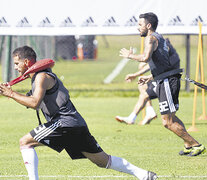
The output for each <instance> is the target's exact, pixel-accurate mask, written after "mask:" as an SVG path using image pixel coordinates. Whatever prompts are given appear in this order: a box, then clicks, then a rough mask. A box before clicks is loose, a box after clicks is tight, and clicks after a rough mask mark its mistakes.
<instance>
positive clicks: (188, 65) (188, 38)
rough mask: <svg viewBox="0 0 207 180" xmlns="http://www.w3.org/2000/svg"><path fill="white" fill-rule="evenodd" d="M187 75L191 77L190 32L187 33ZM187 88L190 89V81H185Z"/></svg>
mask: <svg viewBox="0 0 207 180" xmlns="http://www.w3.org/2000/svg"><path fill="white" fill-rule="evenodd" d="M185 69H186V76H187V77H190V34H187V35H186V68H185ZM185 90H186V91H187V92H189V91H190V83H189V82H188V81H185Z"/></svg>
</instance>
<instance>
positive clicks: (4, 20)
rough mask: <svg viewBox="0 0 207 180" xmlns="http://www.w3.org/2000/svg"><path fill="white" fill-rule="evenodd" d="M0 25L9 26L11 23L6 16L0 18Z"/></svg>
mask: <svg viewBox="0 0 207 180" xmlns="http://www.w3.org/2000/svg"><path fill="white" fill-rule="evenodd" d="M0 27H9V25H8V23H7V21H6V19H5V18H4V17H2V18H1V19H0Z"/></svg>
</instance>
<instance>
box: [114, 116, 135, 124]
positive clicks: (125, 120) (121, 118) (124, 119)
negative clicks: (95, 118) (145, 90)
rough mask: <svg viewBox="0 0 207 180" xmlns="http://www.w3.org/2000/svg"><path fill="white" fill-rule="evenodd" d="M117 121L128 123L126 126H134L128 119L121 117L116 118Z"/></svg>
mask: <svg viewBox="0 0 207 180" xmlns="http://www.w3.org/2000/svg"><path fill="white" fill-rule="evenodd" d="M115 119H116V120H117V121H119V122H121V123H126V124H134V122H132V121H131V120H129V118H128V117H121V116H116V117H115Z"/></svg>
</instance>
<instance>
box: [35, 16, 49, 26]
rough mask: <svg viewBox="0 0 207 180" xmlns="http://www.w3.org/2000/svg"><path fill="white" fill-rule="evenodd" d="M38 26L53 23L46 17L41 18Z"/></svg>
mask: <svg viewBox="0 0 207 180" xmlns="http://www.w3.org/2000/svg"><path fill="white" fill-rule="evenodd" d="M38 26H39V27H53V25H52V24H51V22H50V20H49V18H48V17H46V18H45V19H43V20H42V21H41V22H40V24H39V25H38Z"/></svg>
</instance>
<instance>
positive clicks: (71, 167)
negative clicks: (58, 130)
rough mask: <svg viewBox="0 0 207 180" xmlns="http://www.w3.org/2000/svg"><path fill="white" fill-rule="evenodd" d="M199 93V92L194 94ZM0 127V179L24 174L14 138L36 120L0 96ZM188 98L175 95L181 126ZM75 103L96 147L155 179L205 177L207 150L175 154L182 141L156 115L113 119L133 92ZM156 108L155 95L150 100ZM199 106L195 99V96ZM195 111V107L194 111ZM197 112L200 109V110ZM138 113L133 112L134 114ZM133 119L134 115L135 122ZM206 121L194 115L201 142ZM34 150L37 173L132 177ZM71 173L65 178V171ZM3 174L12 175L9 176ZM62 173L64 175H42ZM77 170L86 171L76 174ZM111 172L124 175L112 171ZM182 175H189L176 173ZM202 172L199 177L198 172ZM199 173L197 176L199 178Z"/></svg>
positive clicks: (187, 120) (41, 149)
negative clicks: (145, 119)
mask: <svg viewBox="0 0 207 180" xmlns="http://www.w3.org/2000/svg"><path fill="white" fill-rule="evenodd" d="M199 99H200V98H199ZM0 100H1V103H0V109H1V120H0V123H1V127H0V137H1V141H0V159H1V163H0V179H26V178H25V177H17V176H16V175H26V170H25V168H24V164H23V161H22V157H21V154H20V151H19V145H18V141H19V138H20V137H21V136H23V135H24V134H25V133H27V132H29V131H30V130H31V129H32V128H33V127H35V126H37V123H38V122H37V119H36V118H35V112H34V111H33V110H26V109H25V108H24V107H22V106H20V105H17V104H16V103H15V102H13V101H12V100H8V99H6V98H1V99H0ZM192 100H193V99H192V98H191V97H190V98H189V97H184V98H181V99H180V101H181V107H180V108H181V110H180V111H179V112H178V116H179V117H181V118H182V119H183V121H184V122H185V124H186V127H187V128H189V127H190V126H191V119H192V118H191V117H192ZM72 101H73V102H74V104H75V105H76V106H77V109H78V110H79V111H80V113H81V114H82V115H83V116H84V117H85V119H86V121H87V123H88V126H89V128H90V130H91V133H92V134H93V135H94V136H95V137H96V139H97V140H98V142H99V144H100V145H101V146H102V148H103V149H104V150H105V151H106V152H107V153H109V154H112V155H116V156H121V157H124V158H126V159H127V160H129V161H130V162H132V163H133V164H135V165H137V166H139V167H142V168H144V169H149V170H153V171H155V172H157V173H158V175H159V176H160V179H163V180H164V179H176V180H179V179H192V177H195V176H197V178H196V179H205V178H206V175H207V173H206V172H207V166H206V160H207V154H204V155H201V156H198V157H180V156H179V155H178V152H179V150H181V149H182V148H183V142H182V141H181V140H180V139H179V138H177V137H176V136H175V135H174V134H172V133H171V132H169V131H168V130H166V129H165V128H164V127H162V124H161V120H160V116H159V117H158V118H157V119H156V120H154V121H153V122H152V123H151V124H150V125H147V126H138V125H137V124H136V125H132V126H129V125H125V124H121V123H118V122H116V121H115V120H114V116H115V115H117V114H120V115H127V114H128V112H130V111H131V108H132V105H133V104H134V103H135V101H136V99H135V98H129V97H128V98H126V97H125V98H123V97H114V98H113V97H112V98H101V97H99V98H92V97H91V98H82V97H81V98H74V99H73V98H72ZM154 107H155V108H156V111H158V108H157V101H156V100H155V101H154ZM198 109H201V102H200V101H199V102H198ZM198 112H200V111H198ZM200 113H201V112H200ZM198 115H199V113H198ZM140 118H141V117H138V119H140ZM136 123H138V121H137V122H136ZM206 126H207V122H206V121H197V125H196V127H197V128H198V129H199V132H194V133H192V135H193V136H194V137H195V138H196V139H198V140H199V141H200V142H201V143H203V144H205V145H206V144H207V139H206V136H207V131H206ZM36 150H37V153H38V156H39V174H40V177H41V178H40V179H83V180H86V179H103V177H99V178H98V177H96V178H95V177H93V178H92V176H108V177H107V178H105V179H111V180H112V179H119V178H120V179H135V178H133V177H131V176H128V175H125V174H121V173H118V172H115V171H112V170H106V169H100V168H98V167H96V166H95V165H94V164H92V163H90V162H89V161H88V160H76V161H72V160H71V159H70V158H69V157H68V156H67V154H66V153H65V152H62V153H61V154H58V153H56V152H55V151H53V150H50V149H49V148H47V147H39V148H36ZM67 175H68V176H75V177H73V178H72V177H70V178H66V176H67ZM8 176H14V177H13V178H11V177H8ZM44 176H64V177H49V178H48V177H44ZM77 176H90V177H85V178H84V177H81V178H78V177H77ZM112 176H126V177H124V178H121V177H118V178H116V177H112ZM178 176H187V177H190V178H179V177H178ZM202 176H205V178H202ZM199 177H200V178H199Z"/></svg>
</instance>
